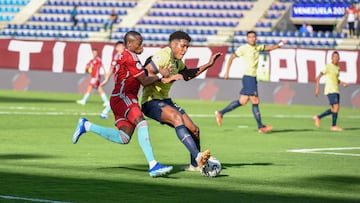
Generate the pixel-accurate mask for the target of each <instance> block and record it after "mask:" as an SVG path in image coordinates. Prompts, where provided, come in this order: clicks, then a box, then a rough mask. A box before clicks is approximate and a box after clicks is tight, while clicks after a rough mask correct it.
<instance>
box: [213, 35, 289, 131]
mask: <svg viewBox="0 0 360 203" xmlns="http://www.w3.org/2000/svg"><path fill="white" fill-rule="evenodd" d="M246 39H247V44H245V45H242V46H240V47H239V48H238V49H237V50H236V51H235V53H233V54H232V55H231V56H230V58H229V61H228V64H227V68H226V73H225V75H224V79H228V78H229V71H230V68H231V64H232V62H233V60H234V59H235V58H236V57H242V59H243V63H244V68H245V73H244V76H243V78H242V83H243V88H242V89H241V91H240V98H239V99H237V100H234V101H232V102H231V103H230V104H229V105H228V106H226V107H225V108H224V109H222V110H221V111H215V117H216V121H217V124H218V125H219V126H221V125H222V119H223V116H224V114H225V113H227V112H229V111H232V110H234V109H235V108H237V107H239V106H244V105H246V104H247V103H248V101H249V100H250V101H251V103H252V111H253V114H254V118H255V120H256V122H257V125H258V132H260V133H263V132H269V131H271V130H272V126H266V125H264V124H263V123H262V121H261V115H260V110H259V103H260V100H259V95H258V88H257V79H256V75H257V68H258V62H259V53H260V52H262V51H272V50H274V49H277V48H280V47H281V46H282V45H284V43H285V41H281V42H280V43H279V44H276V45H272V46H265V45H258V44H256V40H257V37H256V33H255V32H254V31H249V32H248V33H247V34H246Z"/></svg>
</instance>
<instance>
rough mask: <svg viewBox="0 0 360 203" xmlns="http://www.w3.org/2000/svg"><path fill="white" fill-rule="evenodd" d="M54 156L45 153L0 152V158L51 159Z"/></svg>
mask: <svg viewBox="0 0 360 203" xmlns="http://www.w3.org/2000/svg"><path fill="white" fill-rule="evenodd" d="M53 158H55V156H51V155H45V154H0V160H19V159H53Z"/></svg>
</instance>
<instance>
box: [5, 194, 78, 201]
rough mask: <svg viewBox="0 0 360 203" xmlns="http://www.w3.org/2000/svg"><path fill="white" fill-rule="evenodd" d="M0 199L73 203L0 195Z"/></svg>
mask: <svg viewBox="0 0 360 203" xmlns="http://www.w3.org/2000/svg"><path fill="white" fill-rule="evenodd" d="M0 198H2V199H14V200H24V201H30V202H48V203H71V202H62V201H54V200H48V199H36V198H26V197H15V196H8V195H0Z"/></svg>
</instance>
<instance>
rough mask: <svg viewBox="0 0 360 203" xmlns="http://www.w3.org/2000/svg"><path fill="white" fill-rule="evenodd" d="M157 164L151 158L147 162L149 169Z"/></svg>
mask: <svg viewBox="0 0 360 203" xmlns="http://www.w3.org/2000/svg"><path fill="white" fill-rule="evenodd" d="M156 164H157V161H156V160H152V161H150V162H149V169H152V168H153V167H154V166H155V165H156Z"/></svg>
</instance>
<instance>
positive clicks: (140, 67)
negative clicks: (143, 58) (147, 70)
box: [136, 62, 143, 70]
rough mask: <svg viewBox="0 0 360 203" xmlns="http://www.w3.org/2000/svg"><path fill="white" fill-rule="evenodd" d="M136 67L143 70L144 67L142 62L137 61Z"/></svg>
mask: <svg viewBox="0 0 360 203" xmlns="http://www.w3.org/2000/svg"><path fill="white" fill-rule="evenodd" d="M136 68H137V69H139V70H141V69H143V66H142V65H141V63H139V62H137V63H136Z"/></svg>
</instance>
